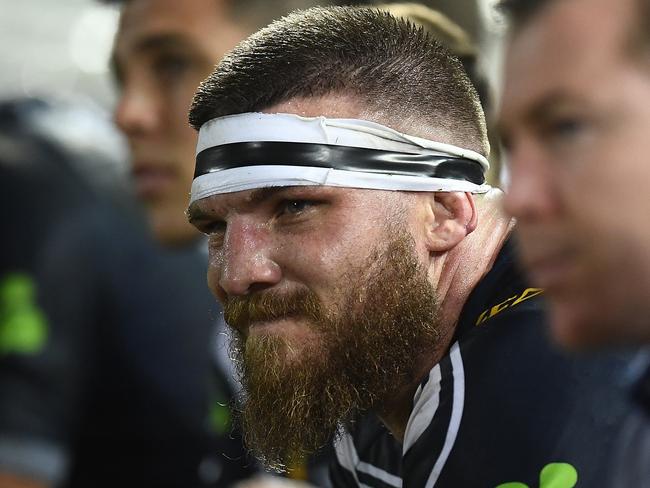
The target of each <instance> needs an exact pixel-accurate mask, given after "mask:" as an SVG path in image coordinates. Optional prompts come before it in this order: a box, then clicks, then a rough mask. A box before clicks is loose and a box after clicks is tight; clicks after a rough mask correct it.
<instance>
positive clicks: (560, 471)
mask: <svg viewBox="0 0 650 488" xmlns="http://www.w3.org/2000/svg"><path fill="white" fill-rule="evenodd" d="M577 482H578V472H577V471H576V469H575V468H574V467H573V466H571V465H570V464H568V463H551V464H547V465H546V466H544V468H543V469H542V471H541V473H540V474H539V488H573V487H574V486H575V485H576V483H577ZM496 488H529V487H528V485H527V484H526V483H519V482H518V481H512V482H509V483H502V484H500V485H499V486H497V487H496Z"/></svg>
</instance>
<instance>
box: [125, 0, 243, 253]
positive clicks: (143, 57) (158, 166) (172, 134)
mask: <svg viewBox="0 0 650 488" xmlns="http://www.w3.org/2000/svg"><path fill="white" fill-rule="evenodd" d="M223 4H224V1H223V0H183V1H178V0H132V1H130V2H127V4H126V6H125V8H124V12H123V14H122V18H121V23H120V29H119V32H118V35H117V38H116V43H115V50H114V66H115V74H116V77H117V80H118V85H119V90H120V94H119V95H120V97H119V103H118V105H117V107H116V110H115V119H116V121H117V123H118V125H119V126H120V128H121V129H122V130H123V131H124V133H125V134H126V136H127V138H128V140H129V144H130V147H131V150H132V165H133V177H134V181H135V189H136V192H137V195H138V197H139V198H140V200H141V201H142V202H143V203H144V204H145V207H146V210H147V213H148V217H149V220H150V223H151V226H152V229H153V231H154V233H155V235H156V237H157V238H158V239H159V240H160V241H161V242H163V243H164V244H167V245H176V244H183V243H185V242H187V241H189V240H191V239H192V238H194V237H195V236H196V231H195V230H194V229H193V228H192V227H191V226H190V225H189V224H188V223H187V219H186V217H185V215H184V210H185V208H186V207H187V202H188V195H189V189H190V186H191V183H192V176H193V173H194V151H195V148H196V132H195V131H194V130H193V129H191V128H190V127H189V125H188V123H187V113H188V109H189V105H190V103H191V101H192V96H193V95H194V92H195V90H196V88H197V86H198V85H199V83H200V82H201V81H202V80H203V79H204V78H205V77H206V76H207V75H208V74H209V73H210V71H211V70H212V68H213V67H214V65H215V64H216V63H217V62H218V61H219V60H220V59H221V58H222V57H223V55H224V54H225V52H226V51H228V50H230V49H231V48H232V47H234V46H235V44H236V43H237V42H238V41H240V40H241V39H242V38H243V37H245V35H246V32H244V31H243V30H242V29H243V28H241V27H239V26H237V25H234V24H233V23H232V22H231V21H230V20H229V17H228V13H227V12H226V11H225V6H224V5H223Z"/></svg>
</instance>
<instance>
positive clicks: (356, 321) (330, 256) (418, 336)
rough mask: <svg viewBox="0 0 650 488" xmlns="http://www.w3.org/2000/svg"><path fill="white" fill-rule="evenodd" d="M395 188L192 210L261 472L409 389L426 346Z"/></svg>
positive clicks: (416, 269) (426, 310)
mask: <svg viewBox="0 0 650 488" xmlns="http://www.w3.org/2000/svg"><path fill="white" fill-rule="evenodd" d="M416 198H417V197H414V196H412V195H405V194H402V193H401V192H389V191H378V190H354V189H346V188H331V187H286V188H264V189H259V190H249V191H244V192H237V193H232V194H225V195H217V196H213V197H209V198H206V199H203V200H199V201H198V202H196V203H194V204H193V205H192V207H191V209H190V218H191V220H192V221H193V223H194V224H195V225H196V226H197V228H198V229H199V230H202V231H203V232H205V233H207V234H209V236H210V237H209V253H210V260H209V271H208V283H209V285H210V287H211V289H212V291H213V292H214V293H215V294H216V296H217V297H218V298H219V300H220V301H221V302H222V304H223V306H224V315H225V318H226V321H227V322H228V323H229V324H230V325H231V326H232V327H233V328H234V329H235V333H234V336H235V353H236V356H237V358H238V359H239V361H240V363H241V364H240V366H241V371H242V373H243V378H242V379H243V383H244V386H245V390H246V404H245V409H244V412H243V422H244V433H245V435H246V438H247V440H248V442H249V445H250V447H251V448H253V450H254V451H255V452H256V453H257V454H258V455H260V456H261V457H262V458H264V459H265V460H266V462H267V463H268V464H269V465H270V466H272V467H279V466H281V465H282V464H287V463H288V462H291V461H292V460H293V459H294V458H295V457H298V456H300V455H302V454H305V453H306V452H310V451H312V450H314V449H316V448H318V447H320V446H322V445H324V444H326V443H327V442H328V441H329V438H330V437H331V436H332V435H333V433H334V432H335V430H336V428H337V425H338V423H339V422H345V421H346V420H350V418H351V417H353V416H354V415H355V414H356V413H358V412H359V410H363V409H367V408H371V407H376V406H378V405H381V402H382V401H384V400H386V398H387V396H390V395H395V392H396V390H397V389H398V388H399V387H400V385H404V384H412V383H414V382H417V381H418V375H419V374H420V372H419V371H417V370H416V368H417V367H418V365H417V363H418V362H417V361H416V360H415V359H414V358H417V357H419V356H418V355H419V354H421V353H422V352H423V350H429V348H431V347H432V345H433V344H435V343H436V340H437V334H438V331H437V329H436V324H437V317H436V313H437V305H436V297H435V293H434V289H433V286H432V285H431V283H430V282H429V279H428V274H427V263H428V251H427V249H426V247H425V246H424V244H423V243H422V242H421V241H422V240H421V239H420V238H419V237H418V235H417V232H414V227H416V226H415V225H412V222H413V220H414V218H415V217H414V215H415V214H416V211H415V210H414V209H415V208H416V207H417V206H416V205H413V203H414V202H413V200H414V199H416Z"/></svg>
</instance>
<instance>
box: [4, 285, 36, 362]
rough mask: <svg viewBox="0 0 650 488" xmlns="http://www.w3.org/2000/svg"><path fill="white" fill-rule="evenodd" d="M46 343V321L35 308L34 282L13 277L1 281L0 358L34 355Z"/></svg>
mask: <svg viewBox="0 0 650 488" xmlns="http://www.w3.org/2000/svg"><path fill="white" fill-rule="evenodd" d="M46 339H47V321H46V320H45V316H44V315H43V313H42V312H41V310H40V309H39V308H38V305H37V304H36V290H35V286H34V281H33V280H32V279H31V278H30V277H29V276H28V275H26V274H22V273H14V274H10V275H7V276H5V277H4V278H3V279H2V281H0V356H4V355H6V354H10V353H16V354H35V353H38V352H39V351H41V350H42V349H43V345H44V344H45V341H46Z"/></svg>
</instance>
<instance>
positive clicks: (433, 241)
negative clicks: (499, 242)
mask: <svg viewBox="0 0 650 488" xmlns="http://www.w3.org/2000/svg"><path fill="white" fill-rule="evenodd" d="M428 204H429V208H428V212H427V218H426V222H425V225H426V245H427V249H428V250H429V252H446V251H449V250H451V249H453V248H454V247H456V246H457V245H458V244H459V243H460V242H461V241H462V240H463V239H464V238H465V237H466V236H467V235H469V234H470V233H471V232H472V231H473V230H474V229H475V228H476V223H477V220H478V219H477V212H476V205H475V204H474V197H473V196H472V195H471V194H470V193H460V192H438V193H434V194H432V196H431V198H430V199H429V202H428Z"/></svg>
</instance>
